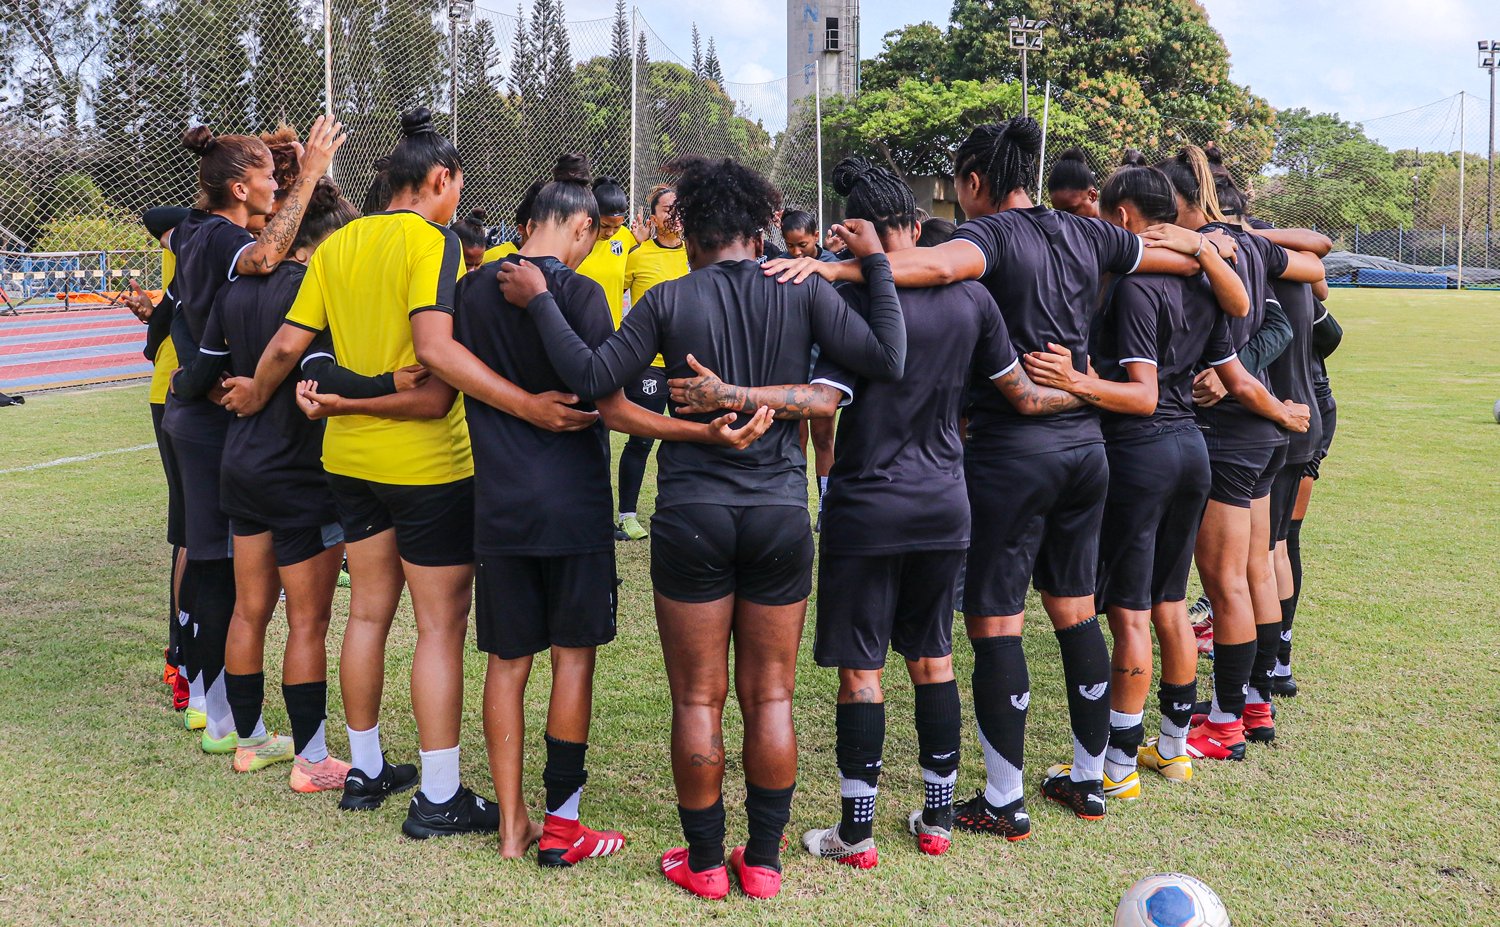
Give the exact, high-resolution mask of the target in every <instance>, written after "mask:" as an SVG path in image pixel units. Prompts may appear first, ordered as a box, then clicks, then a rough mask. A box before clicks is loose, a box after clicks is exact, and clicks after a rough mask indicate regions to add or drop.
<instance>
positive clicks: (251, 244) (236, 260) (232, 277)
mask: <svg viewBox="0 0 1500 927" xmlns="http://www.w3.org/2000/svg"><path fill="white" fill-rule="evenodd" d="M257 244H259V242H255V241H248V242H246V243H245V246H244V247H243V248H241V249H240V250H238V251H236V252H235V253H234V260H232V261H230V262H229V280H230V282H231V283H232V282H234V281H235V280H238V279H240V275H239V274H237V273H235V272H234V269H235V268H236V267H238V266H239V264H240V255H242V254H244V253H245V252H246V251H248V250H250V249H251V248H253V247H255V246H256V245H257Z"/></svg>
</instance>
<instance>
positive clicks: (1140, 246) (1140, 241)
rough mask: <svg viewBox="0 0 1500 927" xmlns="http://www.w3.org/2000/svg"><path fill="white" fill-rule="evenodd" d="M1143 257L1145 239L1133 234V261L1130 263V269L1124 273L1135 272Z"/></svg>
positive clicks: (1144, 254)
mask: <svg viewBox="0 0 1500 927" xmlns="http://www.w3.org/2000/svg"><path fill="white" fill-rule="evenodd" d="M1145 258H1146V239H1144V238H1142V237H1141V236H1139V235H1137V236H1135V263H1134V264H1132V265H1130V269H1129V270H1127V271H1125V273H1126V274H1133V273H1135V272H1136V271H1137V270H1139V269H1140V266H1141V261H1143V260H1145Z"/></svg>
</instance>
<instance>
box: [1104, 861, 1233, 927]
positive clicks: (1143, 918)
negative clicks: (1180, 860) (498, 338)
mask: <svg viewBox="0 0 1500 927" xmlns="http://www.w3.org/2000/svg"><path fill="white" fill-rule="evenodd" d="M1115 927H1229V912H1228V911H1226V910H1225V909H1224V902H1222V901H1220V900H1219V896H1218V895H1216V894H1214V890H1213V889H1211V888H1209V887H1208V886H1207V885H1204V884H1203V883H1202V882H1201V881H1199V880H1198V879H1195V878H1193V877H1192V876H1190V875H1183V874H1182V873H1180V872H1168V873H1163V874H1161V875H1152V876H1146V877H1145V878H1144V879H1141V880H1140V881H1139V882H1137V883H1135V884H1134V885H1132V886H1130V888H1128V889H1126V891H1125V897H1123V898H1121V899H1120V906H1119V907H1117V908H1115Z"/></svg>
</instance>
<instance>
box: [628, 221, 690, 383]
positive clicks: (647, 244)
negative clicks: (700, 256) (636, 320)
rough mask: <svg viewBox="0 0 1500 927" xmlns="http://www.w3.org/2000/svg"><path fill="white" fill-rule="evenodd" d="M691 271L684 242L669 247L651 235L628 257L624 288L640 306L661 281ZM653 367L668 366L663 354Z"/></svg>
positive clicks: (632, 300) (683, 275)
mask: <svg viewBox="0 0 1500 927" xmlns="http://www.w3.org/2000/svg"><path fill="white" fill-rule="evenodd" d="M687 274H688V259H687V247H686V246H685V245H683V244H681V243H679V244H678V245H677V247H675V248H667V247H664V246H663V245H661V244H659V243H658V242H657V240H656V239H654V238H648V239H646V240H645V241H643V242H641V243H640V244H638V245H636V246H635V247H634V248H632V249H631V250H630V254H628V255H627V256H626V258H625V288H626V289H627V290H629V291H630V305H631V306H639V305H640V304H641V297H643V296H645V295H646V292H647V291H648V290H650V289H651V288H652V287H654V286H656V285H657V284H658V283H662V282H664V281H667V280H676V279H677V278H678V277H686V276H687ZM651 366H653V367H666V366H667V362H666V361H665V360H664V359H663V358H662V356H661V355H660V354H658V355H656V360H654V361H652V362H651Z"/></svg>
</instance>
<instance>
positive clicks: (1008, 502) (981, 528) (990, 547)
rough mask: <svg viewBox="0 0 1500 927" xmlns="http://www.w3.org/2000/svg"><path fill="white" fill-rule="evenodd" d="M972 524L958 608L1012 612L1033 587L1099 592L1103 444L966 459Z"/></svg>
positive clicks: (1105, 485)
mask: <svg viewBox="0 0 1500 927" xmlns="http://www.w3.org/2000/svg"><path fill="white" fill-rule="evenodd" d="M964 474H965V477H966V479H967V482H968V487H969V508H970V510H971V511H972V512H973V529H972V534H971V540H970V545H969V559H968V565H967V568H966V575H965V577H964V613H965V614H968V615H977V616H987V615H1018V614H1020V613H1021V612H1022V611H1024V610H1025V608H1026V590H1027V587H1028V586H1030V585H1031V584H1032V581H1033V579H1034V580H1035V585H1036V588H1037V590H1038V591H1039V592H1046V593H1048V594H1050V595H1055V596H1092V595H1094V594H1095V593H1097V592H1098V589H1097V587H1096V578H1097V576H1098V571H1099V525H1100V522H1101V521H1102V519H1103V517H1104V497H1105V495H1106V494H1107V493H1108V491H1109V463H1108V461H1107V459H1106V457H1105V454H1104V445H1102V444H1088V445H1084V446H1083V447H1074V448H1068V449H1067V450H1062V451H1051V452H1049V453H1045V454H1033V455H1031V456H1029V457H1002V458H993V457H985V458H975V457H969V458H967V459H966V460H965V461H964Z"/></svg>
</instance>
